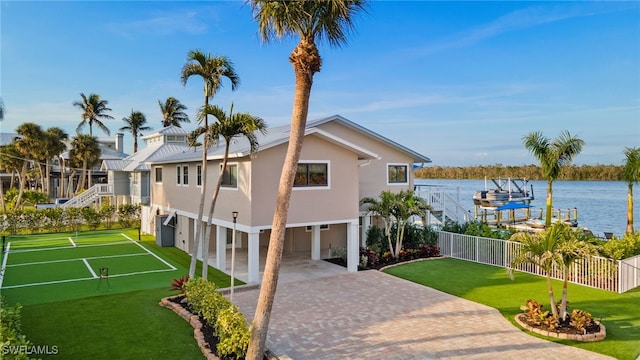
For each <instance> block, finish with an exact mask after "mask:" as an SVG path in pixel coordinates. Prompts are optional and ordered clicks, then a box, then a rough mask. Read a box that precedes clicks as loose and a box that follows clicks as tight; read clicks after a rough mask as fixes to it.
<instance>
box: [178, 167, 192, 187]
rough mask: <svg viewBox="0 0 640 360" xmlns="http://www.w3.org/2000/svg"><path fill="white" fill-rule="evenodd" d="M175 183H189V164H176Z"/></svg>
mask: <svg viewBox="0 0 640 360" xmlns="http://www.w3.org/2000/svg"><path fill="white" fill-rule="evenodd" d="M176 184H178V185H189V166H188V165H178V166H176Z"/></svg>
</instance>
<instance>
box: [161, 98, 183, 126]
mask: <svg viewBox="0 0 640 360" xmlns="http://www.w3.org/2000/svg"><path fill="white" fill-rule="evenodd" d="M158 106H159V107H160V112H161V113H162V127H167V126H171V125H173V126H177V127H180V123H188V122H191V121H190V120H189V115H187V113H186V112H184V111H185V110H187V107H186V106H185V105H184V104H182V103H181V102H180V100H178V99H176V98H174V97H172V96H170V97H168V98H167V100H165V101H164V102H162V101H160V100H158Z"/></svg>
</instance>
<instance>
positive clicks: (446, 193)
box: [415, 185, 476, 225]
mask: <svg viewBox="0 0 640 360" xmlns="http://www.w3.org/2000/svg"><path fill="white" fill-rule="evenodd" d="M415 193H416V195H418V196H420V197H421V198H423V199H425V200H426V201H427V204H429V206H431V214H430V216H428V217H427V222H428V224H427V225H443V224H445V223H446V222H448V221H453V222H458V223H467V222H470V221H475V220H476V218H475V216H474V215H473V214H472V213H471V211H470V210H467V209H465V208H464V207H463V206H462V205H460V192H459V190H458V189H457V188H452V187H445V186H437V185H416V186H415Z"/></svg>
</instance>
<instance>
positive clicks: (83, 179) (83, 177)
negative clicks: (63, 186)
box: [76, 160, 87, 193]
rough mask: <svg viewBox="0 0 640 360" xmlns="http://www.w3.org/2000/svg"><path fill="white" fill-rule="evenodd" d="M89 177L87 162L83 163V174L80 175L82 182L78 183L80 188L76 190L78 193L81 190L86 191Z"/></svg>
mask: <svg viewBox="0 0 640 360" xmlns="http://www.w3.org/2000/svg"><path fill="white" fill-rule="evenodd" d="M86 177H87V161H86V160H83V161H82V172H81V173H80V181H79V182H78V187H77V188H76V193H77V192H79V191H80V190H82V189H84V184H85V180H86Z"/></svg>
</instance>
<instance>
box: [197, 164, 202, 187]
mask: <svg viewBox="0 0 640 360" xmlns="http://www.w3.org/2000/svg"><path fill="white" fill-rule="evenodd" d="M196 186H202V165H196Z"/></svg>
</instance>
